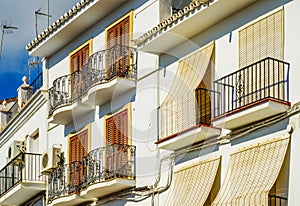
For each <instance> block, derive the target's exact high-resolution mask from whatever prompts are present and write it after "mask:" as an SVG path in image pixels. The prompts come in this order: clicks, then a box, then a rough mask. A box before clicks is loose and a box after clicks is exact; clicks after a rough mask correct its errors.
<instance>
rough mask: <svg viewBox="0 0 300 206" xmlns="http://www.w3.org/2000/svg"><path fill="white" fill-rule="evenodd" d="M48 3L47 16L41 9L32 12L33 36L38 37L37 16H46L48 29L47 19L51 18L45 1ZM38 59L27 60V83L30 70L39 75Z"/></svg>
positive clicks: (36, 57) (35, 57)
mask: <svg viewBox="0 0 300 206" xmlns="http://www.w3.org/2000/svg"><path fill="white" fill-rule="evenodd" d="M47 1H48V3H47V9H48V12H47V14H45V13H43V12H41V8H40V9H38V10H36V11H34V15H35V35H36V37H38V35H39V32H38V16H39V15H41V16H46V17H47V18H48V27H49V18H50V17H52V16H51V15H50V14H49V0H47ZM40 63H41V61H40V58H39V57H38V56H32V57H30V59H29V60H28V77H29V82H30V78H31V72H30V69H32V68H33V69H36V68H37V70H38V75H40Z"/></svg>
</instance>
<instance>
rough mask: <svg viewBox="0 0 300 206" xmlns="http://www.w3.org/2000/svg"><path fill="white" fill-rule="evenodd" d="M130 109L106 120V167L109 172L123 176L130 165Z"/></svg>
mask: <svg viewBox="0 0 300 206" xmlns="http://www.w3.org/2000/svg"><path fill="white" fill-rule="evenodd" d="M127 144H128V110H127V109H126V110H124V111H122V112H120V113H118V114H116V115H114V116H112V117H110V118H109V119H107V120H106V145H107V146H106V151H107V153H106V162H107V164H106V167H107V171H108V174H113V173H114V174H115V175H117V176H123V174H126V172H125V170H127V167H128V149H127Z"/></svg>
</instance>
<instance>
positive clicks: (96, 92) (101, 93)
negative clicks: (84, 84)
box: [82, 77, 135, 105]
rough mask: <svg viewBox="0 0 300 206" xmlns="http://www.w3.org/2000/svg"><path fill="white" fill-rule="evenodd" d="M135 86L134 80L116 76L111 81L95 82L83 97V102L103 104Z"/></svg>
mask: <svg viewBox="0 0 300 206" xmlns="http://www.w3.org/2000/svg"><path fill="white" fill-rule="evenodd" d="M134 88H135V81H134V80H132V79H126V78H120V77H115V78H114V79H112V80H110V81H109V82H105V83H99V84H94V85H93V86H92V87H91V88H90V89H89V90H88V93H87V95H86V96H85V97H83V98H82V102H83V103H85V104H89V105H103V104H104V103H107V102H109V101H113V99H114V98H118V97H119V96H121V95H122V94H125V93H126V92H128V91H130V90H132V89H134Z"/></svg>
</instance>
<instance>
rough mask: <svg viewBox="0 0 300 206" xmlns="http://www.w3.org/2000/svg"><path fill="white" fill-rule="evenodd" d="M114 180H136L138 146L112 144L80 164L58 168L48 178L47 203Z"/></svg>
mask: <svg viewBox="0 0 300 206" xmlns="http://www.w3.org/2000/svg"><path fill="white" fill-rule="evenodd" d="M115 178H126V179H132V180H134V179H135V146H132V145H120V144H113V145H109V146H107V147H101V148H98V149H95V150H92V151H90V152H89V154H88V155H87V156H86V157H84V158H83V160H82V161H81V162H72V163H70V164H61V165H59V166H58V167H57V168H55V169H54V170H53V171H52V172H51V173H50V174H49V176H48V187H49V188H48V201H49V202H51V201H52V200H53V199H54V198H59V197H63V196H66V195H68V194H71V193H76V192H80V191H81V190H83V189H85V188H87V187H88V186H89V185H91V184H95V183H101V182H105V181H108V180H110V179H115Z"/></svg>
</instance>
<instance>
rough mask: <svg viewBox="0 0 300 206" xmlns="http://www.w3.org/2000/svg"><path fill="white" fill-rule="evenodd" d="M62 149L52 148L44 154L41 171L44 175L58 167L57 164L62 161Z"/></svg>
mask: <svg viewBox="0 0 300 206" xmlns="http://www.w3.org/2000/svg"><path fill="white" fill-rule="evenodd" d="M60 155H61V148H56V147H52V148H50V149H48V150H47V151H45V152H43V154H42V158H41V161H42V162H41V165H42V168H41V171H42V173H43V174H45V173H48V172H50V171H51V169H53V168H55V167H57V163H58V162H59V161H60Z"/></svg>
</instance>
